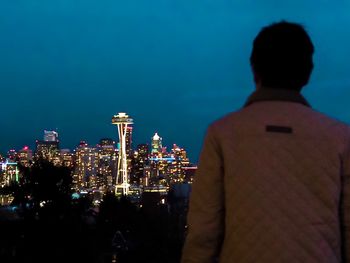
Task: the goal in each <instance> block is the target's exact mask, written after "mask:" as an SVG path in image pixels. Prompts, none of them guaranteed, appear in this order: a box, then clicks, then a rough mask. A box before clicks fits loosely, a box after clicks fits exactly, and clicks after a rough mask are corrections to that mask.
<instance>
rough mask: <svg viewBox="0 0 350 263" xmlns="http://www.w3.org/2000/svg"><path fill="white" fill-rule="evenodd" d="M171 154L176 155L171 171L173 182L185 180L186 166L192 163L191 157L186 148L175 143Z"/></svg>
mask: <svg viewBox="0 0 350 263" xmlns="http://www.w3.org/2000/svg"><path fill="white" fill-rule="evenodd" d="M171 154H172V156H173V157H174V161H173V162H172V164H171V171H170V174H171V182H184V181H185V179H186V173H185V170H184V167H187V166H188V165H189V163H190V162H189V159H188V158H187V153H186V151H185V149H183V148H180V147H179V146H177V145H176V144H174V145H173V148H172V150H171Z"/></svg>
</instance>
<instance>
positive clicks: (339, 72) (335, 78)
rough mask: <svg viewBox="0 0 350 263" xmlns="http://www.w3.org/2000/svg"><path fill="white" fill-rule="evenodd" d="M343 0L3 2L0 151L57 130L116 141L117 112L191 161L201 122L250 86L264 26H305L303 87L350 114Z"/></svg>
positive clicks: (320, 105) (349, 21) (139, 137)
mask: <svg viewBox="0 0 350 263" xmlns="http://www.w3.org/2000/svg"><path fill="white" fill-rule="evenodd" d="M349 13H350V1H345V0H339V1H336V2H335V1H326V0H323V1H321V0H312V1H302V0H294V1H277V0H274V1H273V0H244V1H243V0H241V1H234V0H230V1H227V0H225V1H224V0H210V1H209V0H190V1H189V0H153V1H145V0H128V1H119V0H100V1H97V0H95V1H93V0H56V1H47V0H30V1H28V0H15V1H14V0H2V1H0V87H1V95H0V96H1V97H0V98H1V101H0V110H1V127H0V152H2V153H4V152H5V151H6V150H7V149H9V148H17V149H18V148H20V147H22V146H23V145H31V146H32V145H33V144H34V140H35V139H41V137H42V133H43V130H44V129H56V128H57V129H58V131H59V133H60V137H61V142H62V147H67V148H73V147H75V145H77V144H78V142H79V141H80V140H82V139H84V140H87V142H88V143H90V144H92V145H93V144H96V143H97V142H98V140H99V139H100V138H103V137H112V138H114V139H116V137H117V132H116V128H115V127H113V126H112V125H111V124H110V121H111V117H112V115H113V114H115V113H117V112H121V111H125V112H127V113H129V114H130V115H131V116H132V117H133V118H134V121H135V128H134V143H135V144H137V143H143V142H149V141H150V137H151V136H152V135H153V133H154V132H158V133H159V134H160V135H161V136H162V137H163V142H164V144H166V145H169V146H170V145H172V144H173V143H177V144H179V145H181V146H184V147H186V148H187V149H188V152H189V154H190V157H191V158H192V159H193V160H197V158H198V153H199V150H200V147H201V143H202V139H203V135H204V132H205V129H206V127H207V125H208V124H209V123H211V122H212V121H214V120H215V119H217V118H219V117H220V116H222V115H224V114H226V113H227V112H231V111H234V110H237V109H238V108H240V107H241V106H242V104H243V103H244V101H245V99H246V97H247V96H248V95H249V94H250V93H251V92H252V91H253V88H254V85H253V82H252V75H251V72H250V66H249V55H250V51H251V44H252V41H253V39H254V37H255V35H256V34H257V33H258V31H259V30H260V28H261V27H262V26H265V25H267V24H270V23H271V22H275V21H280V20H282V19H285V20H289V21H294V22H299V23H302V24H303V25H305V27H306V29H307V30H308V32H309V33H310V35H311V37H312V38H313V41H314V44H315V47H316V53H315V70H314V73H313V75H312V78H311V82H310V84H309V85H308V86H307V87H306V88H305V92H304V94H305V96H306V97H307V98H308V99H309V101H310V102H311V104H312V105H313V107H314V108H317V109H319V110H320V111H321V112H324V113H327V114H328V115H331V116H333V117H336V118H338V119H341V120H343V121H345V122H348V123H350V111H349V99H350V91H349V86H350V77H349V72H350V63H349V60H350V50H349V47H350V16H349V15H348V14H349Z"/></svg>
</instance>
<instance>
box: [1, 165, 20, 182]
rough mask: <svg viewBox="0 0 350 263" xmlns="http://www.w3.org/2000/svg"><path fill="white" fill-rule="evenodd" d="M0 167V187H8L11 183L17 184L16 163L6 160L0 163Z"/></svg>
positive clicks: (17, 172)
mask: <svg viewBox="0 0 350 263" xmlns="http://www.w3.org/2000/svg"><path fill="white" fill-rule="evenodd" d="M0 165H1V182H0V183H1V186H2V187H3V186H8V185H10V184H11V183H12V182H18V180H19V170H18V164H17V162H13V161H12V160H10V159H7V160H6V161H5V162H2V163H0Z"/></svg>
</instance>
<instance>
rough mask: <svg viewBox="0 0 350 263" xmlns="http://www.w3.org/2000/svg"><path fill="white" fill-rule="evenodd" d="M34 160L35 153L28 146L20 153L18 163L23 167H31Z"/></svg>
mask: <svg viewBox="0 0 350 263" xmlns="http://www.w3.org/2000/svg"><path fill="white" fill-rule="evenodd" d="M32 160H33V151H32V150H31V149H29V147H28V146H24V147H23V148H22V149H21V150H20V151H18V161H19V162H20V164H21V165H23V166H26V167H28V166H30V165H31V163H32Z"/></svg>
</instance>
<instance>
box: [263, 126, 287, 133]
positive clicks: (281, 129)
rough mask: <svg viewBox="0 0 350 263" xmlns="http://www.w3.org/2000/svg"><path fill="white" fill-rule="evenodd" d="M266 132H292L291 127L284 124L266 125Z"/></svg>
mask: <svg viewBox="0 0 350 263" xmlns="http://www.w3.org/2000/svg"><path fill="white" fill-rule="evenodd" d="M266 131H267V132H279V133H293V128H291V127H286V126H275V125H267V126H266Z"/></svg>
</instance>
